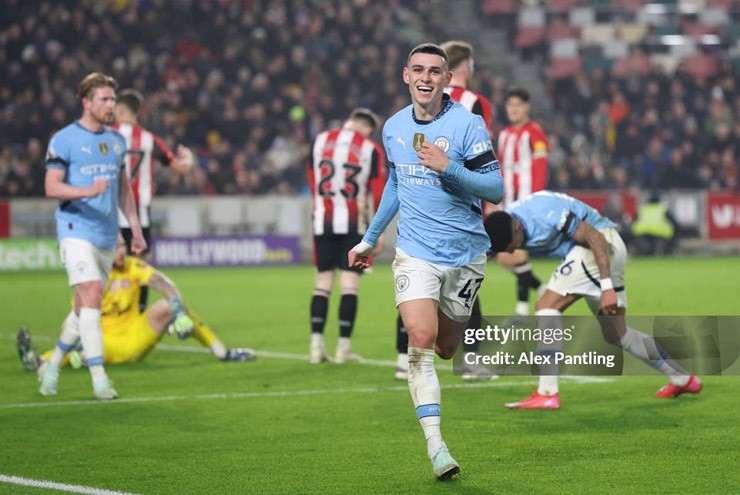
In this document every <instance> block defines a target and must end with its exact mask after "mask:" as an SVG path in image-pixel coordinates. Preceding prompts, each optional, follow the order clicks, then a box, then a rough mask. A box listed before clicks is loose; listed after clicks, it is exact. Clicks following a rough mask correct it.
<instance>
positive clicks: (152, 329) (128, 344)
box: [16, 237, 255, 370]
mask: <svg viewBox="0 0 740 495" xmlns="http://www.w3.org/2000/svg"><path fill="white" fill-rule="evenodd" d="M146 286H150V287H152V288H153V289H154V290H156V291H157V292H160V293H161V294H162V295H163V296H164V297H165V298H164V299H160V300H159V301H157V302H156V303H154V304H152V305H151V306H150V307H149V308H148V309H146V310H145V311H144V312H141V311H140V310H139V292H140V291H141V288H142V287H146ZM101 306H102V319H101V326H102V331H103V359H104V361H105V364H121V363H130V362H135V361H141V360H142V359H144V358H145V357H146V356H147V354H149V352H150V351H151V350H152V349H153V348H154V346H155V345H156V344H157V342H159V340H160V339H161V338H162V336H163V335H164V333H165V330H166V329H167V328H168V327H170V325H171V328H172V329H173V331H174V333H176V334H177V336H178V337H179V338H181V339H186V338H188V337H189V336H190V335H192V336H193V337H194V338H195V339H196V340H197V341H198V342H200V343H201V344H203V346H204V347H206V348H208V349H209V350H210V351H211V353H212V354H213V355H214V356H215V357H216V358H218V359H220V360H221V361H251V360H252V359H254V357H255V352H254V350H252V349H247V348H243V349H238V348H237V349H227V348H226V346H224V344H223V342H221V341H220V340H219V339H218V337H216V335H215V334H214V333H213V330H211V329H210V328H209V327H208V326H207V325H206V324H205V323H203V322H202V321H200V319H198V318H197V317H196V316H195V314H194V313H192V312H191V311H190V310H189V309H188V308H186V307H185V306H184V303H183V298H182V295H181V294H180V291H179V290H178V288H177V286H176V285H175V283H174V282H173V281H172V280H171V279H170V278H168V277H167V276H166V275H165V274H164V273H162V272H161V271H159V270H156V269H155V268H154V267H152V266H151V265H149V264H148V263H146V262H145V261H143V260H141V259H138V258H135V257H133V256H127V255H126V245H125V242H124V240H123V238H122V237H119V242H118V246H116V250H115V253H114V256H113V269H112V271H111V274H110V278H109V280H108V284H107V286H106V288H105V292H104V294H103V301H102V305H101ZM16 343H17V347H18V353H19V355H20V357H21V361H22V362H23V364H24V367H25V368H26V369H28V370H36V369H37V368H38V369H41V367H43V366H46V365H47V364H46V363H48V362H49V360H50V359H51V356H52V354H53V352H52V351H49V352H47V353H45V354H44V355H43V356H41V360H39V359H38V355H36V353H35V350H34V348H33V345H32V343H31V337H30V333H29V332H28V330H27V329H25V328H21V329H20V330H19V331H18V336H17V342H16ZM70 357H71V358H72V359H71V361H72V363H71V364H72V365H73V366H75V364H76V362H77V363H79V362H80V356H79V354H78V353H77V352H76V351H72V352H71V353H70V354H69V355H68V356H67V357H66V358H65V359H64V361H63V362H62V365H65V364H69V362H70ZM84 357H85V353H84V352H83V353H82V358H83V360H84Z"/></svg>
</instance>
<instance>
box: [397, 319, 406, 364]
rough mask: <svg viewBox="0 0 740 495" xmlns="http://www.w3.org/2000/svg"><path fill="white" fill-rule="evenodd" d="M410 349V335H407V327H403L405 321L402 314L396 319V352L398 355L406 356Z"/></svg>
mask: <svg viewBox="0 0 740 495" xmlns="http://www.w3.org/2000/svg"><path fill="white" fill-rule="evenodd" d="M408 349H409V334H408V333H406V327H405V326H403V320H402V319H401V313H399V314H398V318H396V351H398V354H399V355H400V354H404V355H406V354H407V353H408Z"/></svg>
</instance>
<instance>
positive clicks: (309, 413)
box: [0, 258, 740, 495]
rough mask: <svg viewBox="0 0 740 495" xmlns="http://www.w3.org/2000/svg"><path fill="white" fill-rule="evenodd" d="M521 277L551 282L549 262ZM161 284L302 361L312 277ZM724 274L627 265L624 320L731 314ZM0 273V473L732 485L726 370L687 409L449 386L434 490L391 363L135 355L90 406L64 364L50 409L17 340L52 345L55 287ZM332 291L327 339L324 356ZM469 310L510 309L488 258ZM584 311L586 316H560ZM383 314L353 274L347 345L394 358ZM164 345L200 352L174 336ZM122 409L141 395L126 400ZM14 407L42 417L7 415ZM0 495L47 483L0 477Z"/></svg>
mask: <svg viewBox="0 0 740 495" xmlns="http://www.w3.org/2000/svg"><path fill="white" fill-rule="evenodd" d="M534 266H535V272H536V273H537V274H538V275H539V276H540V277H543V279H545V280H546V278H547V276H549V273H550V271H551V270H552V269H553V268H554V267H555V263H554V262H552V261H536V262H534ZM167 273H168V274H169V275H170V276H171V277H172V278H173V279H174V280H175V281H176V282H177V284H178V285H179V287H180V289H181V291H182V292H183V294H184V298H185V301H186V302H187V303H188V304H189V305H190V306H191V307H192V308H193V309H195V311H196V312H197V313H198V314H199V315H200V316H201V317H202V318H203V319H204V320H205V321H207V322H208V323H209V324H211V326H212V327H213V328H214V330H215V331H216V333H217V334H218V335H219V336H220V337H221V338H222V340H223V341H224V342H225V343H226V344H227V345H229V346H250V347H254V348H256V349H258V350H263V351H273V352H283V353H296V354H306V352H307V348H308V340H309V329H308V327H309V325H308V305H309V299H310V293H311V289H312V287H313V269H312V268H311V267H308V266H302V267H290V268H252V269H195V270H184V269H183V270H169V271H168V272H167ZM738 273H740V259H734V258H696V259H686V258H671V259H633V260H631V262H630V265H629V267H628V274H627V286H628V290H629V301H630V313H632V314H644V315H660V314H676V315H679V314H684V315H692V314H699V315H702V314H706V315H711V314H713V315H731V314H737V313H739V311H738V303H737V297H738V294H740V279H738V277H737V274H738ZM1 278H2V284H0V301H3V303H2V307H3V311H2V317H1V320H2V322H3V324H2V329H0V334H2V339H0V425H2V448H0V474H3V475H13V476H22V477H26V478H32V479H42V480H50V481H55V482H60V483H68V484H77V485H84V486H92V487H99V488H105V489H109V490H120V491H126V492H133V493H141V494H231V493H250V494H257V493H316V494H333V493H338V494H346V493H374V494H381V493H388V494H405V493H409V494H426V493H435V494H436V493H440V494H446V493H459V494H470V495H477V494H487V493H630V494H635V493H737V492H739V491H740V481H739V479H738V476H737V466H738V461H740V455H739V454H738V449H737V445H738V443H739V442H740V432H739V431H738V420H737V411H738V406H740V399H738V392H739V391H740V390H739V389H740V378H738V377H736V376H724V377H704V382H705V390H704V392H702V394H700V396H698V397H696V396H690V397H681V398H679V399H676V400H658V399H655V398H654V393H655V391H656V390H657V389H658V388H660V387H661V386H662V385H663V384H665V383H666V380H665V379H664V378H663V377H661V376H658V375H654V376H630V377H617V378H615V379H614V381H613V382H611V383H607V384H598V383H574V382H572V381H566V380H563V381H562V383H561V401H562V409H561V410H559V411H507V410H505V409H504V408H503V404H504V403H505V402H509V401H512V400H517V399H521V398H523V397H524V396H526V395H527V393H528V391H529V386H530V384H533V383H535V381H534V379H532V378H531V377H528V378H526V377H516V378H515V377H504V378H501V379H500V380H498V381H497V382H491V384H492V385H493V386H492V387H490V388H450V389H445V390H444V391H443V416H442V417H443V422H442V425H443V432H444V435H445V440H446V441H447V443H448V445H449V447H450V450H451V452H452V454H453V456H454V457H455V458H456V459H457V460H458V462H460V464H461V467H462V474H461V476H459V477H458V479H456V480H454V481H452V482H448V483H440V482H437V481H435V480H434V478H433V475H432V472H431V465H430V463H429V461H428V459H427V457H426V449H425V445H424V441H423V435H422V432H421V428H420V427H419V425H418V422H417V420H416V418H415V415H414V413H413V409H412V403H411V399H410V397H409V394H408V391H407V388H406V386H405V384H404V383H401V382H395V381H393V380H392V373H393V369H392V367H382V366H367V365H360V364H355V363H350V364H347V365H344V366H337V365H334V364H331V363H326V364H323V365H320V366H311V365H308V364H307V362H302V361H297V360H290V359H275V358H268V357H261V358H259V359H258V360H257V361H255V362H252V363H220V362H217V361H216V360H215V359H213V358H212V357H210V356H209V355H206V354H199V353H186V352H173V351H171V350H165V349H159V350H155V351H154V352H153V353H152V354H151V355H150V356H149V357H147V359H146V360H145V361H144V362H141V363H138V364H132V365H124V366H117V367H110V368H109V369H108V371H109V375H110V376H111V378H112V379H113V380H115V382H116V389H117V390H118V392H119V393H120V394H121V397H122V400H121V401H118V402H114V403H97V402H95V401H93V400H92V399H91V398H90V397H91V390H90V379H89V374H88V373H87V372H85V371H76V372H75V371H71V370H63V371H62V374H61V376H60V381H59V395H58V396H57V397H54V398H44V397H41V396H39V395H38V394H37V389H38V383H37V381H36V377H35V375H34V374H32V373H28V372H24V371H22V369H21V366H20V363H19V360H18V359H17V356H16V351H15V345H14V342H13V340H12V338H13V336H14V333H15V330H16V329H17V327H18V326H20V325H26V326H28V327H29V328H30V329H31V332H32V335H33V336H34V337H36V338H37V342H36V347H37V349H38V350H39V351H43V350H46V349H47V348H50V347H51V346H52V345H53V339H54V338H56V336H57V335H58V328H59V324H60V323H61V321H62V319H63V317H64V315H65V314H66V312H67V311H68V309H67V308H68V306H67V301H68V299H67V297H68V290H67V289H66V287H65V278H64V275H63V274H62V273H61V272H46V273H27V274H23V275H20V274H9V273H3V274H2V276H1ZM337 292H338V291H335V294H334V297H333V298H332V301H331V304H330V308H329V312H330V317H329V321H328V323H327V329H326V339H327V344H328V345H327V347H328V349H329V351H330V352H331V351H333V348H334V342H335V339H336V336H337V319H336V310H337V307H338V297H337V296H338V294H337ZM481 298H482V304H483V310H484V313H485V314H508V313H509V312H510V311H511V308H513V305H514V278H513V277H512V276H511V275H509V274H507V273H505V272H504V271H503V270H502V269H501V268H500V267H498V266H497V265H494V264H489V266H488V278H487V280H486V282H485V283H484V286H483V288H482V289H481ZM586 311H587V309H586V306H585V304H582V303H579V304H578V305H577V306H575V307H574V308H573V312H578V313H581V314H586ZM395 317H396V312H395V310H394V308H393V294H392V277H391V274H390V267H389V266H387V265H381V266H378V267H376V268H375V273H373V274H372V275H370V276H367V277H364V278H363V281H362V287H361V291H360V306H359V314H358V320H357V325H356V328H355V337H354V338H353V348H354V350H355V351H356V352H357V353H359V354H361V355H363V356H364V357H367V358H375V359H385V360H393V359H395V346H394V332H395ZM163 343H166V344H171V345H172V344H174V345H186V346H193V347H197V343H195V342H191V341H186V342H184V343H183V342H180V341H178V340H177V339H174V338H172V337H165V339H164V341H163ZM439 375H440V380H441V382H442V384H443V386H455V385H460V384H461V380H460V379H459V377H454V376H452V373H451V371H440V372H439ZM133 398H143V399H149V400H146V401H141V402H126V400H129V399H133ZM155 398H157V399H159V400H157V401H153V400H152V399H155ZM69 402H72V403H71V404H67V405H65V403H69ZM19 403H28V404H48V405H51V407H28V408H17V407H9V406H10V405H13V404H19ZM54 404H59V405H54ZM0 493H3V494H35V493H39V494H42V493H50V490H45V489H37V488H26V487H20V486H15V485H10V484H3V483H0Z"/></svg>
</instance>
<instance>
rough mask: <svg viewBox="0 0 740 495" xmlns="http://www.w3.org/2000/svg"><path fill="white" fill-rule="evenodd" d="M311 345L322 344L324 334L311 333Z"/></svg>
mask: <svg viewBox="0 0 740 495" xmlns="http://www.w3.org/2000/svg"><path fill="white" fill-rule="evenodd" d="M311 346H312V347H313V346H322V347H323V346H324V334H323V333H318V332H314V333H312V334H311Z"/></svg>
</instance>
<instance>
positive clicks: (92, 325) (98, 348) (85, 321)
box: [80, 308, 106, 381]
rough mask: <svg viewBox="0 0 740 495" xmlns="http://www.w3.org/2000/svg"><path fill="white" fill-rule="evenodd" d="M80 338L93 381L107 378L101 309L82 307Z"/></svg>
mask: <svg viewBox="0 0 740 495" xmlns="http://www.w3.org/2000/svg"><path fill="white" fill-rule="evenodd" d="M80 340H82V349H83V350H84V351H85V355H86V356H87V366H88V368H90V375H92V378H93V381H98V380H102V379H104V378H106V374H105V369H104V368H103V332H102V331H101V329H100V310H99V309H97V308H81V309H80Z"/></svg>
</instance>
